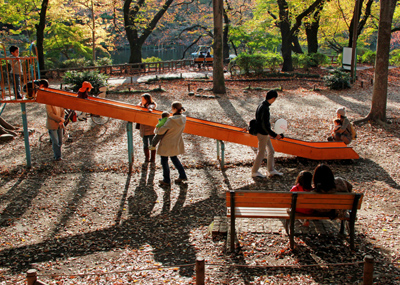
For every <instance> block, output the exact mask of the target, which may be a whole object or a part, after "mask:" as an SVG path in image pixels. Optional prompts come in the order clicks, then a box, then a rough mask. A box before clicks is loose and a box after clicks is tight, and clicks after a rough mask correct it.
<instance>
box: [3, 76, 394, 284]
mask: <svg viewBox="0 0 400 285" xmlns="http://www.w3.org/2000/svg"><path fill="white" fill-rule="evenodd" d="M312 72H313V73H320V74H321V75H324V74H325V71H321V70H313V71H312ZM357 75H358V80H357V81H356V82H355V84H353V86H352V88H351V89H348V90H341V91H332V90H329V89H328V88H326V87H325V86H324V84H323V82H322V80H320V79H315V78H312V79H307V78H301V79H296V78H294V79H292V80H287V79H285V80H281V81H276V80H273V81H267V80H265V81H261V80H249V79H252V78H251V77H249V78H239V79H243V80H242V81H230V80H229V81H227V82H226V87H227V94H225V95H219V96H216V97H215V98H212V97H210V96H209V95H215V94H212V92H211V91H207V90H209V89H210V88H212V81H209V80H168V81H160V82H154V83H151V84H144V83H140V84H130V85H129V86H125V85H124V86H113V87H111V89H110V90H111V92H110V94H108V95H107V97H108V98H111V99H114V100H120V101H124V102H129V103H133V104H136V103H138V102H139V100H140V94H134V93H129V92H125V93H124V92H121V90H122V91H123V90H128V89H129V88H130V89H131V90H135V89H136V90H146V89H149V90H151V89H154V88H157V87H159V86H161V87H162V88H163V89H165V90H166V91H165V92H155V93H152V96H153V98H154V99H155V101H156V102H157V103H158V109H159V110H169V108H170V104H171V102H173V101H175V100H180V101H182V102H183V105H184V107H185V108H186V110H187V113H186V114H187V115H188V116H192V117H196V118H201V119H207V120H210V121H215V122H222V123H226V124H231V125H235V126H239V127H243V128H245V127H246V126H247V123H248V122H249V121H250V119H252V118H253V117H254V112H255V109H256V107H257V105H258V104H259V103H260V102H261V101H262V100H263V99H264V97H265V94H266V91H263V90H260V88H264V89H265V88H281V89H282V91H279V97H278V100H277V101H276V102H275V103H274V104H273V105H272V107H271V115H272V118H271V121H272V122H274V121H276V120H277V119H279V118H284V119H286V120H287V121H288V124H289V127H288V131H287V133H286V134H285V135H286V136H288V137H292V138H297V139H302V140H306V141H325V140H326V137H327V134H328V130H329V128H330V124H331V121H332V117H333V116H334V115H335V110H336V109H337V108H338V107H342V106H344V107H346V109H347V112H348V117H349V119H350V120H351V121H353V120H355V119H359V118H362V117H363V116H366V115H367V114H368V112H369V109H370V106H371V96H372V85H371V79H372V78H373V69H367V70H363V71H359V72H358V73H357ZM399 78H400V69H399V68H396V69H391V70H390V72H389V90H388V101H387V117H388V122H389V124H388V125H387V126H381V125H375V124H370V123H366V124H363V125H360V126H356V130H357V134H358V138H357V140H355V141H354V142H352V144H351V146H352V147H353V148H354V150H355V151H356V152H357V153H358V154H359V155H360V159H358V160H351V161H313V160H307V159H302V158H297V157H293V156H290V155H286V154H284V153H276V168H277V169H278V170H280V171H282V172H283V173H284V175H283V176H282V177H278V178H271V179H264V180H254V179H252V178H251V176H250V172H251V167H252V163H253V160H254V157H255V153H256V149H253V148H250V147H246V146H242V145H237V144H232V143H226V151H225V163H226V167H225V168H224V169H221V167H220V163H219V161H218V160H217V151H216V142H215V141H214V140H212V139H208V138H204V137H196V136H193V135H187V134H185V135H184V141H185V148H186V154H185V155H183V156H182V157H181V161H182V163H183V164H184V166H185V169H186V171H187V175H188V177H189V182H188V183H187V184H186V185H175V184H173V185H172V187H171V189H168V188H167V189H166V188H162V187H160V186H159V185H158V181H159V180H160V179H161V178H162V170H161V166H160V162H159V161H157V163H156V165H155V166H153V165H151V164H143V160H144V155H143V152H142V143H141V139H140V137H139V135H138V132H137V131H134V144H135V146H134V147H135V150H134V154H135V161H134V165H133V171H132V173H129V172H128V151H127V133H126V123H125V122H122V121H119V120H115V119H112V120H110V121H109V122H108V123H107V124H106V125H103V126H98V125H95V124H93V123H92V122H91V120H88V121H83V122H76V123H71V124H70V125H69V126H68V134H69V135H71V136H72V141H71V142H65V144H64V146H63V157H64V160H63V161H61V162H53V161H52V159H51V158H52V150H51V146H50V145H49V140H48V135H47V132H46V129H45V117H46V116H45V109H44V106H43V105H40V104H27V116H28V125H29V128H30V129H32V130H34V132H33V133H32V134H31V135H30V137H29V140H30V151H31V157H32V167H31V168H30V169H27V168H26V167H25V166H26V159H25V147H24V140H23V137H22V136H21V137H18V138H17V139H15V140H13V141H10V142H7V143H3V144H1V145H0V159H1V164H0V177H1V182H0V213H1V219H0V233H1V234H0V283H1V284H25V283H24V282H25V279H26V277H25V275H26V272H27V270H28V269H31V268H34V269H37V271H38V274H39V280H41V281H43V282H46V283H48V284H195V271H194V264H195V262H196V258H198V257H202V258H204V260H205V263H206V267H205V270H206V271H205V272H206V273H205V275H206V277H205V282H206V284H362V276H363V265H362V264H361V262H362V261H363V259H364V257H365V256H366V255H371V256H373V258H374V261H375V265H374V282H376V284H400V279H399V276H400V251H399V245H400V238H399V236H398V231H399V229H400V220H399V208H400V203H399V199H400V198H399V190H400V171H399V168H400V128H399V126H400V115H399V110H400V95H399V94H400V83H399V82H400V81H399ZM253 79H254V78H253ZM361 81H363V86H362V87H361ZM189 83H190V89H191V91H194V92H195V95H194V96H189V95H188V84H189ZM51 84H52V85H53V86H57V85H56V84H58V83H57V82H55V81H54V82H51ZM249 87H250V88H249ZM113 90H115V92H114V93H113ZM117 90H118V92H116V91H117ZM196 95H197V96H196ZM2 117H3V118H4V119H6V120H7V121H9V122H10V123H12V124H14V125H17V126H20V127H22V119H21V110H20V106H19V105H18V104H8V105H7V106H6V109H5V111H4V113H3V114H2ZM319 163H326V164H328V165H329V166H330V167H331V168H332V170H333V171H334V174H335V175H337V176H342V177H344V178H346V179H347V180H348V181H350V182H351V183H352V184H353V186H354V189H355V191H356V192H360V193H364V200H363V206H362V209H361V210H360V211H359V213H358V221H357V231H356V250H355V251H351V250H350V249H349V246H348V243H347V241H346V240H345V239H344V238H343V237H341V236H339V235H338V234H337V231H336V230H334V229H335V228H334V226H335V225H333V223H332V231H330V232H327V234H320V235H311V234H304V235H300V236H299V237H296V243H297V247H296V249H295V250H293V251H291V250H290V249H289V246H288V237H287V236H286V235H285V233H284V230H283V227H282V228H279V229H274V230H273V231H270V230H265V231H262V230H252V229H254V228H260V227H261V228H262V227H263V225H264V224H263V221H262V220H260V219H257V220H249V221H248V229H247V230H245V231H242V232H241V233H240V234H239V236H238V238H239V242H240V248H238V250H237V252H236V255H233V254H231V253H229V252H228V251H227V250H226V237H224V236H223V235H221V236H214V237H213V236H212V235H211V233H210V229H209V226H210V224H211V223H212V222H213V220H214V217H215V216H224V215H225V214H226V208H225V195H224V194H225V191H227V190H230V189H253V190H257V189H259V190H277V191H284V190H290V188H291V187H292V186H293V184H294V182H295V179H296V176H297V174H298V173H299V172H300V171H301V170H309V171H313V169H314V168H315V167H316V166H317V165H318V164H319ZM262 171H264V172H265V165H263V167H262ZM171 174H172V178H177V171H176V170H174V169H172V171H171ZM313 226H315V227H318V224H317V223H316V224H313ZM327 264H331V265H327ZM335 264H336V265H335Z"/></svg>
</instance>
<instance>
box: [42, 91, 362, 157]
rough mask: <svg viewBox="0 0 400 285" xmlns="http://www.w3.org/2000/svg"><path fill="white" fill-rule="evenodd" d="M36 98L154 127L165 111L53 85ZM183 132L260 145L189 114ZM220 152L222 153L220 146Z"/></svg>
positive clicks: (288, 148) (310, 153)
mask: <svg viewBox="0 0 400 285" xmlns="http://www.w3.org/2000/svg"><path fill="white" fill-rule="evenodd" d="M36 101H37V102H38V103H43V104H49V105H55V106H60V107H64V108H73V109H74V110H79V111H82V112H88V113H94V114H97V115H100V116H107V117H111V118H115V119H120V120H124V121H127V122H137V123H139V124H146V125H154V126H155V125H156V124H157V123H158V118H159V117H160V115H161V113H162V112H161V111H157V110H154V111H152V112H149V111H148V110H147V109H146V108H141V107H138V106H136V105H132V104H128V103H124V102H119V101H114V100H109V99H105V98H98V97H91V98H90V99H89V100H87V99H80V98H77V95H76V94H74V93H71V92H67V91H62V90H58V89H51V88H45V89H40V90H39V91H38V93H37V98H36ZM184 132H185V133H188V134H193V135H198V136H203V137H208V138H213V139H216V140H217V141H218V145H219V144H221V147H222V151H224V142H233V143H238V144H242V145H247V146H251V147H257V146H258V141H257V137H255V136H252V135H250V134H249V133H248V132H247V130H245V129H243V128H239V127H235V126H230V125H226V124H221V123H216V122H211V121H207V120H202V119H196V118H192V117H187V119H186V127H185V130H184ZM272 144H273V146H274V148H275V150H276V151H277V152H282V153H287V154H291V155H295V156H299V157H303V158H308V159H313V160H334V159H357V158H359V156H358V154H357V153H356V152H355V151H354V150H353V149H352V148H351V147H349V146H347V145H346V144H345V143H343V142H305V141H301V140H296V139H292V138H284V139H281V140H277V139H272ZM217 151H218V152H219V148H218V150H217ZM222 155H223V154H222Z"/></svg>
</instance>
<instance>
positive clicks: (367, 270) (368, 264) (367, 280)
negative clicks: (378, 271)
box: [363, 255, 374, 285]
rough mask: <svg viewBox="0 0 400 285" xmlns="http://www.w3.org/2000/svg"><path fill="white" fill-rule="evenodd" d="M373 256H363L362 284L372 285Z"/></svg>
mask: <svg viewBox="0 0 400 285" xmlns="http://www.w3.org/2000/svg"><path fill="white" fill-rule="evenodd" d="M373 275H374V258H373V257H372V256H371V255H367V256H365V257H364V282H363V284H364V285H372V283H373V280H374V276H373Z"/></svg>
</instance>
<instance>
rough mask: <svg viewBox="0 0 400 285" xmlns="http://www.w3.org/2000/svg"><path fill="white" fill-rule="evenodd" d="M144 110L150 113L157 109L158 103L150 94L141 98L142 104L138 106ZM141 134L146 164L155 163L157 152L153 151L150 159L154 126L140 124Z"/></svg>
mask: <svg viewBox="0 0 400 285" xmlns="http://www.w3.org/2000/svg"><path fill="white" fill-rule="evenodd" d="M138 105H139V106H140V107H142V108H146V109H148V110H149V112H151V111H153V110H154V109H156V108H157V103H156V102H155V101H154V100H153V98H152V97H151V95H150V94H149V93H145V94H143V95H142V96H141V98H140V102H139V104H138ZM139 133H140V136H141V137H142V141H143V151H144V156H145V162H155V159H156V151H155V150H152V151H151V157H150V150H149V147H150V146H151V141H152V140H153V138H154V126H148V125H143V124H140V127H139Z"/></svg>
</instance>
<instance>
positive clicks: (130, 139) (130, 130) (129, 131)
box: [126, 122, 134, 173]
mask: <svg viewBox="0 0 400 285" xmlns="http://www.w3.org/2000/svg"><path fill="white" fill-rule="evenodd" d="M126 132H127V135H128V159H129V173H131V172H132V166H133V160H134V157H133V127H132V122H128V123H127V124H126Z"/></svg>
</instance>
